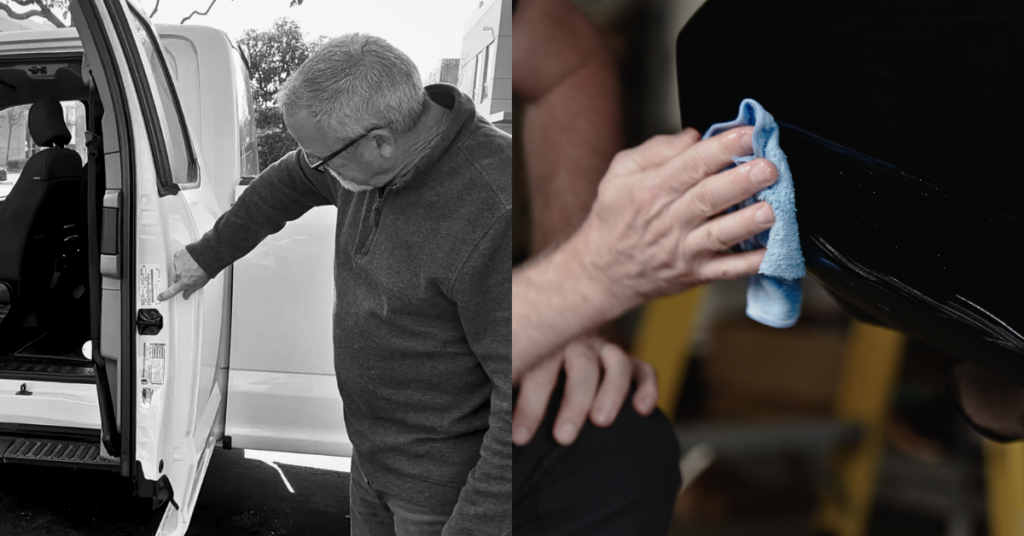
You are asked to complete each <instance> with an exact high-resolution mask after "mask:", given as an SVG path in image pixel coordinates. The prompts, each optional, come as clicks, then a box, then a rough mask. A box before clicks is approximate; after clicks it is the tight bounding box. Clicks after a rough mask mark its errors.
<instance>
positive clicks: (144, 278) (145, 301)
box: [139, 264, 163, 307]
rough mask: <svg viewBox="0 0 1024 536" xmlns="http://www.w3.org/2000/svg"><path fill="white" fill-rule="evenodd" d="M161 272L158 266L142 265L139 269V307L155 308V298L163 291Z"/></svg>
mask: <svg viewBox="0 0 1024 536" xmlns="http://www.w3.org/2000/svg"><path fill="white" fill-rule="evenodd" d="M161 272H162V270H161V268H160V265H159V264H143V265H141V266H140V267H139V306H140V307H155V306H156V303H157V302H156V297H157V296H159V295H160V292H162V290H163V286H162V285H163V277H162V273H161Z"/></svg>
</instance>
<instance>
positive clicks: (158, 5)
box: [149, 0, 160, 19]
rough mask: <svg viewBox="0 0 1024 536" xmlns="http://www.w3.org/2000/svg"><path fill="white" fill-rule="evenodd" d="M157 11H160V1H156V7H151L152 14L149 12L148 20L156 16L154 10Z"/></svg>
mask: <svg viewBox="0 0 1024 536" xmlns="http://www.w3.org/2000/svg"><path fill="white" fill-rule="evenodd" d="M158 9H160V0H156V5H155V6H153V11H152V12H150V14H149V18H151V19H152V18H153V15H156V10H158Z"/></svg>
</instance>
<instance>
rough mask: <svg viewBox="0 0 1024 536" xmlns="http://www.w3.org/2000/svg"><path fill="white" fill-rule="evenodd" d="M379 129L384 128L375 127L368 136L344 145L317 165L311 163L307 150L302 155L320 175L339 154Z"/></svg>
mask: <svg viewBox="0 0 1024 536" xmlns="http://www.w3.org/2000/svg"><path fill="white" fill-rule="evenodd" d="M378 128H382V127H373V128H371V129H370V130H367V131H366V134H363V135H362V136H359V137H358V138H356V139H354V140H352V141H350V142H348V143H346V144H345V145H342V146H341V149H338V150H337V151H334V152H333V153H331V154H329V155H327V156H325V157H323V158H321V159H320V161H318V162H317V163H315V164H314V163H312V162H310V161H309V155H308V154H306V151H305V150H303V151H302V154H303V156H305V157H306V163H307V164H309V167H311V168H313V169H315V170H317V171H319V172H320V173H323V172H324V168H325V167H327V163H328V162H330V161H331V160H334V157H336V156H338V155H339V154H341V153H343V152H345V151H346V150H347V149H348V148H349V147H352V146H353V145H355V144H357V143H359V142H360V141H363V138H365V137H367V136H369V135H370V133H371V132H373V131H374V130H377V129H378Z"/></svg>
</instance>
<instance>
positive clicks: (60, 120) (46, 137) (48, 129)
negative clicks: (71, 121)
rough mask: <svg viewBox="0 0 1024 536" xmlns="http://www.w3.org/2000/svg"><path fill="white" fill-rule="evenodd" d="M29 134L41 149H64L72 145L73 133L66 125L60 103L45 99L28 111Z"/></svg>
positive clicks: (36, 102)
mask: <svg viewBox="0 0 1024 536" xmlns="http://www.w3.org/2000/svg"><path fill="white" fill-rule="evenodd" d="M28 132H29V134H31V135H32V139H33V140H34V141H35V142H36V145H38V146H40V147H54V146H60V147H63V146H65V145H67V144H69V143H71V132H70V131H69V130H68V126H67V125H66V124H64V108H63V107H62V106H61V105H60V101H58V100H57V99H53V98H43V99H39V100H37V101H35V102H34V103H32V107H31V108H29V111H28Z"/></svg>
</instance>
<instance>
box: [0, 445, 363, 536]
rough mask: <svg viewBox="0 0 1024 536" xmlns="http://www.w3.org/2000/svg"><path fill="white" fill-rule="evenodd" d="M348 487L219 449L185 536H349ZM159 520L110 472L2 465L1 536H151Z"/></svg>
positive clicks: (329, 473) (342, 479)
mask: <svg viewBox="0 0 1024 536" xmlns="http://www.w3.org/2000/svg"><path fill="white" fill-rule="evenodd" d="M278 468H279V469H280V471H278ZM348 484H349V475H348V473H346V472H340V471H335V470H328V469H318V468H312V467H304V466H297V465H289V464H287V463H284V462H280V461H279V462H276V463H275V464H274V465H271V464H269V463H267V462H265V461H262V460H260V459H252V458H247V457H246V455H245V451H243V450H220V449H218V450H217V451H215V453H214V455H213V458H212V459H211V461H210V468H209V471H208V472H207V474H206V480H205V481H204V483H203V489H202V492H201V493H200V495H199V501H198V504H197V505H196V509H195V514H194V515H193V516H192V524H191V526H190V528H189V531H188V536H202V535H217V536H279V535H304V534H317V535H337V536H347V535H348V534H349V529H348V519H347V518H346V517H345V516H346V515H347V514H348ZM289 486H290V487H291V490H294V491H291V490H289ZM161 514H162V512H157V513H154V512H152V509H151V505H150V503H149V502H148V501H146V500H143V499H138V498H134V497H132V496H131V485H130V483H129V482H128V481H127V480H126V479H124V478H121V477H119V476H116V475H113V474H107V473H98V472H93V471H84V470H67V469H59V468H51V467H34V466H27V465H7V466H5V465H0V535H3V536H107V535H109V536H150V535H152V534H154V532H155V531H156V527H157V525H159V523H160V515H161Z"/></svg>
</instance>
